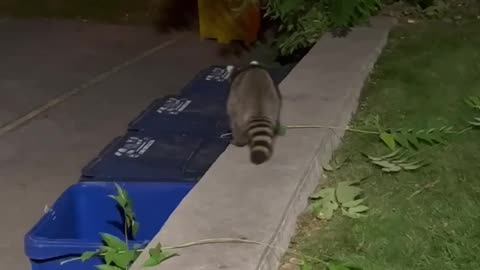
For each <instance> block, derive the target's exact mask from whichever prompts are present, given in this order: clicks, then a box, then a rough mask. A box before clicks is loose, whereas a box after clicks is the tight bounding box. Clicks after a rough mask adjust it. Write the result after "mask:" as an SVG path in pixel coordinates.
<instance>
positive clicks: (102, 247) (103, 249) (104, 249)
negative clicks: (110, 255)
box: [100, 246, 116, 253]
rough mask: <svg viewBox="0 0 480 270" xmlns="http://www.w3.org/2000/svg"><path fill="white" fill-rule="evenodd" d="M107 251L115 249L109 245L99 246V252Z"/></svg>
mask: <svg viewBox="0 0 480 270" xmlns="http://www.w3.org/2000/svg"><path fill="white" fill-rule="evenodd" d="M109 251H116V250H115V249H114V248H111V247H109V246H100V252H101V253H106V252H109Z"/></svg>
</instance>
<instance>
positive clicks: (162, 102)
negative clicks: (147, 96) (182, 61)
mask: <svg viewBox="0 0 480 270" xmlns="http://www.w3.org/2000/svg"><path fill="white" fill-rule="evenodd" d="M225 98H226V97H225ZM128 128H129V130H130V131H142V132H148V133H149V134H163V133H176V134H197V135H206V136H211V137H220V136H221V135H222V134H226V133H229V132H230V127H229V120H228V116H227V113H226V99H225V100H219V99H212V98H208V97H202V96H200V95H193V96H182V95H180V96H166V97H163V98H160V99H157V100H155V101H154V102H152V103H151V104H150V106H148V107H147V109H145V110H144V111H143V112H142V113H141V114H140V115H139V116H138V117H137V118H136V119H134V120H133V121H132V122H131V123H130V124H129V126H128Z"/></svg>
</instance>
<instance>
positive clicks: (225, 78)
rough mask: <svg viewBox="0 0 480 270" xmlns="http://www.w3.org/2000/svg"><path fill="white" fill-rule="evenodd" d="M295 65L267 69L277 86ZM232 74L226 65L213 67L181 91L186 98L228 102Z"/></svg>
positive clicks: (196, 77)
mask: <svg viewBox="0 0 480 270" xmlns="http://www.w3.org/2000/svg"><path fill="white" fill-rule="evenodd" d="M294 66H295V65H285V66H279V67H267V70H268V71H269V73H270V76H272V79H273V81H274V82H275V83H276V84H280V82H281V81H282V80H283V79H284V78H285V77H286V76H287V75H288V74H289V73H290V71H291V70H292V68H293V67H294ZM229 79H230V73H229V72H228V71H227V66H226V65H212V66H210V67H208V68H206V69H204V70H202V71H200V72H199V73H198V74H197V75H196V76H195V78H194V79H193V80H191V81H190V82H189V83H188V84H187V85H186V86H185V87H184V88H183V89H182V91H181V94H182V95H184V96H189V97H191V96H196V95H200V96H202V97H209V98H213V99H220V100H223V99H224V100H226V99H227V97H228V93H229V91H230V81H229Z"/></svg>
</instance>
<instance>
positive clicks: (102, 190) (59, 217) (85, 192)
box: [24, 181, 194, 269]
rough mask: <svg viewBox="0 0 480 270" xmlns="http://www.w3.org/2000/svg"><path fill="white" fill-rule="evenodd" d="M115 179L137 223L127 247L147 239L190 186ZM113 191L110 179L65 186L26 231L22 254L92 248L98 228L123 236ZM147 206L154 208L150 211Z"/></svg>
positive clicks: (44, 255) (54, 254)
mask: <svg viewBox="0 0 480 270" xmlns="http://www.w3.org/2000/svg"><path fill="white" fill-rule="evenodd" d="M117 183H118V184H119V185H120V186H122V188H124V189H125V190H126V191H127V192H128V195H129V197H130V199H131V200H132V202H133V210H134V212H135V214H136V218H137V221H138V222H139V224H140V227H139V231H138V234H137V236H136V237H135V239H134V240H130V241H129V246H131V247H133V245H135V244H144V243H145V242H146V241H150V240H151V239H152V238H153V237H154V236H155V234H156V233H157V232H158V231H159V230H160V229H161V227H162V226H163V224H164V223H165V222H166V221H167V219H168V218H169V216H170V215H171V213H172V212H173V211H174V210H175V209H176V207H177V206H178V204H179V203H180V202H181V201H182V200H183V198H184V197H185V196H186V195H187V194H188V192H190V190H191V189H192V188H193V186H194V183H187V182H183V183H180V182H177V183H173V182H161V183H151V182H148V183H145V182H117ZM115 194H116V190H115V186H114V184H113V183H112V182H104V181H103V182H80V183H76V184H74V185H72V186H70V187H69V188H67V189H66V190H65V191H64V192H63V193H62V194H61V195H60V196H59V198H58V199H57V200H56V201H55V203H54V204H53V205H52V206H51V209H50V211H48V212H46V213H45V214H44V215H43V216H42V217H41V218H40V219H39V221H38V222H37V223H36V224H35V225H34V226H33V227H32V228H31V229H30V231H29V232H28V233H27V234H26V235H25V238H24V248H25V255H26V256H27V257H29V258H30V259H33V260H48V259H53V258H60V257H64V256H71V255H75V256H78V255H80V254H82V253H83V252H85V251H93V250H96V249H97V248H98V247H99V246H100V245H101V244H102V241H101V237H100V233H102V232H104V233H109V234H112V235H114V236H117V237H119V238H120V239H122V238H123V237H124V235H123V227H122V224H121V223H122V214H121V213H120V212H119V211H118V210H117V208H116V203H115V202H114V201H113V200H112V199H111V198H109V197H108V195H115ZM152 205H157V206H159V207H157V208H156V209H155V211H153V212H152V211H151V207H152ZM65 267H67V268H66V269H69V268H68V266H65Z"/></svg>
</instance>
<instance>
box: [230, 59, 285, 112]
mask: <svg viewBox="0 0 480 270" xmlns="http://www.w3.org/2000/svg"><path fill="white" fill-rule="evenodd" d="M280 107H281V97H280V94H279V92H278V88H277V86H276V85H275V83H274V81H273V80H272V78H271V76H270V74H269V73H268V71H266V70H264V69H262V68H250V69H249V70H247V71H244V72H243V73H241V74H239V75H237V77H236V78H235V79H234V81H233V82H232V86H231V89H230V96H229V100H228V104H227V108H228V110H229V111H231V112H233V113H234V114H240V115H242V117H241V118H242V119H243V121H247V120H248V119H249V118H251V117H269V118H272V120H276V118H277V117H278V112H279V109H280Z"/></svg>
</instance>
